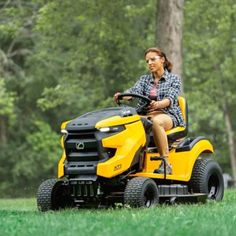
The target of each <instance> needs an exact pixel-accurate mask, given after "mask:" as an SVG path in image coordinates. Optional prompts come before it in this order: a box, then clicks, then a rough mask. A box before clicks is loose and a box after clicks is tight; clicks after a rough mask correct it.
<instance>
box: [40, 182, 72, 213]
mask: <svg viewBox="0 0 236 236" xmlns="http://www.w3.org/2000/svg"><path fill="white" fill-rule="evenodd" d="M71 205H72V200H71V198H70V193H69V188H68V186H66V185H65V184H64V181H63V180H58V179H48V180H46V181H44V182H43V183H42V184H41V185H40V186H39V188H38V192H37V206H38V209H39V210H40V211H49V210H59V209H63V208H65V207H69V206H71Z"/></svg>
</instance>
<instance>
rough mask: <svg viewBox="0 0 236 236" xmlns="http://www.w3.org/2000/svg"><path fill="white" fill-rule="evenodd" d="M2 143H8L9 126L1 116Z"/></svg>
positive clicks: (0, 134)
mask: <svg viewBox="0 0 236 236" xmlns="http://www.w3.org/2000/svg"><path fill="white" fill-rule="evenodd" d="M0 143H1V144H6V143H7V128H6V122H5V119H4V118H2V117H0Z"/></svg>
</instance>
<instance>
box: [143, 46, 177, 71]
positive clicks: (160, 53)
mask: <svg viewBox="0 0 236 236" xmlns="http://www.w3.org/2000/svg"><path fill="white" fill-rule="evenodd" d="M149 52H155V53H157V55H158V56H160V57H164V58H165V62H164V69H166V70H168V71H169V72H171V70H172V67H173V65H172V63H171V62H170V61H169V60H168V59H167V57H166V54H165V53H164V52H163V51H162V50H161V49H160V48H148V49H147V50H146V51H145V53H144V56H146V55H147V54H148V53H149Z"/></svg>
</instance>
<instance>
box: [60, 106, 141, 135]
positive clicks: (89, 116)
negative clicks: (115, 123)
mask: <svg viewBox="0 0 236 236" xmlns="http://www.w3.org/2000/svg"><path fill="white" fill-rule="evenodd" d="M136 114H137V112H136V110H135V108H133V107H128V106H127V107H111V108H106V109H101V110H97V111H93V112H88V113H86V114H84V115H82V116H79V117H77V118H75V119H73V120H71V121H69V122H68V123H67V125H66V127H65V128H66V130H68V131H73V130H88V129H95V127H96V124H97V123H98V122H100V121H103V120H106V119H108V118H112V117H117V116H119V117H120V118H123V117H131V116H133V115H136Z"/></svg>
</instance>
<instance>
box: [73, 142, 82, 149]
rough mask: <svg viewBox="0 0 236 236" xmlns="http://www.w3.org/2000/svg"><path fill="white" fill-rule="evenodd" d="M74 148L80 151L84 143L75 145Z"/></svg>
mask: <svg viewBox="0 0 236 236" xmlns="http://www.w3.org/2000/svg"><path fill="white" fill-rule="evenodd" d="M75 148H76V149H77V150H82V149H84V142H79V143H76V144H75Z"/></svg>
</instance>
